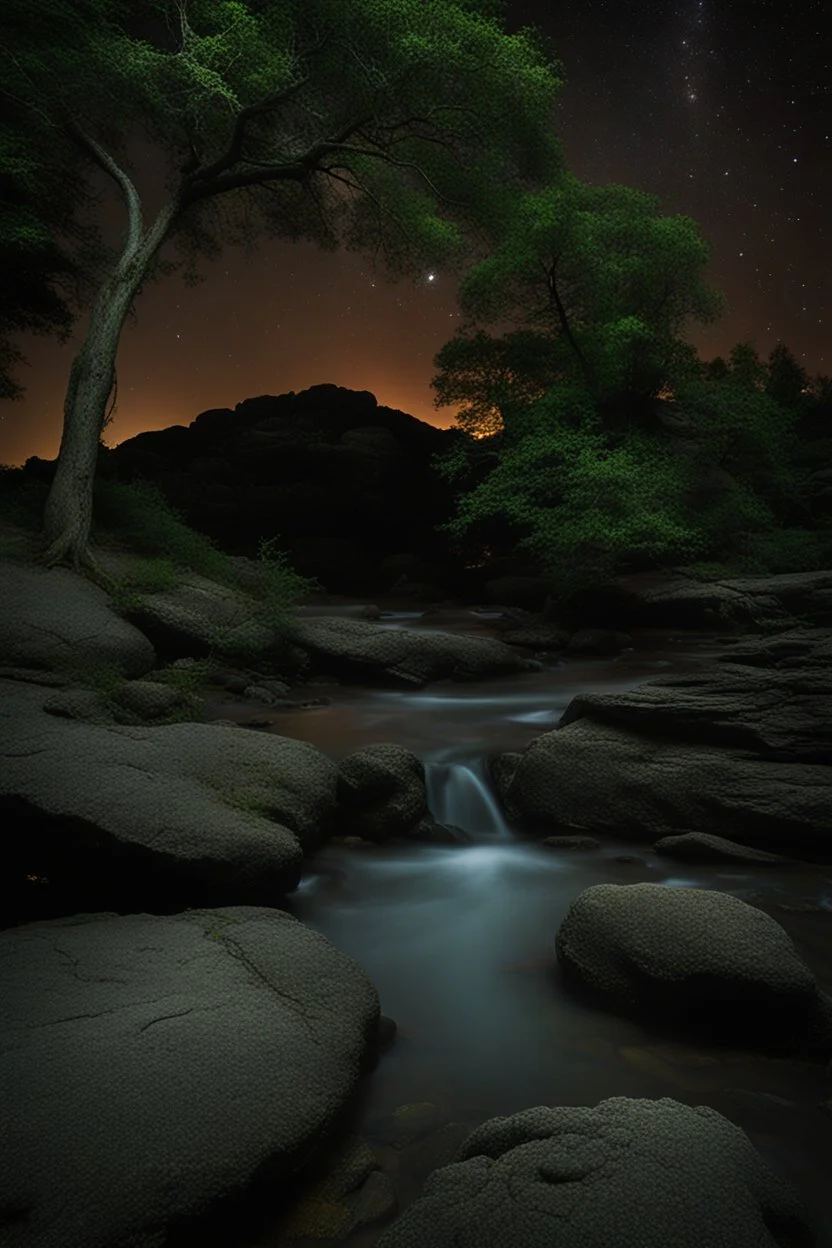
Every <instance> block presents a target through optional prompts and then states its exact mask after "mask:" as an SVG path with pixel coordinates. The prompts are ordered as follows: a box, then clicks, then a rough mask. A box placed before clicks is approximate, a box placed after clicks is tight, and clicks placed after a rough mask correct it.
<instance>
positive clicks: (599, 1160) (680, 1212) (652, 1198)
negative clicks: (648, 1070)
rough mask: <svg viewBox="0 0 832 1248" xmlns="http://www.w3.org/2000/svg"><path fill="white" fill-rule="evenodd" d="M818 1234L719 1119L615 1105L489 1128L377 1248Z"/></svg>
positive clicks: (685, 1108) (540, 1111)
mask: <svg viewBox="0 0 832 1248" xmlns="http://www.w3.org/2000/svg"><path fill="white" fill-rule="evenodd" d="M811 1234H812V1232H811V1228H810V1227H809V1225H808V1223H807V1221H806V1216H805V1214H804V1212H803V1210H802V1208H801V1206H800V1203H799V1201H798V1199H797V1197H796V1196H795V1194H794V1192H793V1191H792V1189H791V1187H790V1185H789V1184H788V1183H786V1182H785V1181H784V1180H783V1179H781V1178H780V1177H779V1176H777V1175H776V1174H775V1173H774V1172H773V1171H771V1170H770V1169H769V1168H768V1166H767V1165H766V1163H765V1162H764V1161H763V1159H762V1157H760V1155H759V1154H758V1153H757V1152H756V1150H755V1149H754V1148H753V1146H752V1144H751V1142H750V1140H749V1139H748V1136H747V1135H746V1134H745V1132H744V1131H741V1130H740V1128H739V1127H736V1126H734V1124H733V1123H731V1122H729V1121H728V1119H727V1118H724V1117H723V1116H722V1115H721V1114H719V1113H717V1111H716V1110H714V1109H710V1108H709V1107H707V1106H705V1105H697V1106H695V1107H693V1106H690V1105H682V1104H680V1103H679V1102H678V1101H674V1100H671V1099H670V1098H669V1097H662V1098H661V1100H656V1101H651V1100H636V1099H630V1098H628V1097H624V1096H615V1097H611V1098H610V1099H608V1100H605V1101H601V1102H600V1104H598V1105H596V1106H594V1107H592V1108H588V1107H585V1106H574V1105H564V1106H557V1107H548V1106H538V1107H537V1108H535V1109H528V1110H524V1111H523V1112H522V1113H519V1114H512V1115H511V1116H509V1117H506V1118H492V1119H490V1120H489V1121H488V1122H484V1123H483V1124H482V1126H480V1127H478V1128H477V1129H476V1130H475V1131H474V1132H473V1133H472V1134H471V1135H470V1136H469V1137H468V1139H467V1140H466V1141H465V1143H464V1144H463V1146H462V1148H461V1149H460V1151H459V1153H458V1154H457V1159H456V1162H455V1164H453V1165H450V1166H444V1167H443V1168H442V1169H441V1170H436V1171H435V1172H434V1173H433V1174H432V1175H431V1176H430V1178H429V1179H428V1181H427V1183H426V1184H425V1186H424V1189H423V1195H422V1196H421V1198H420V1199H419V1200H417V1201H416V1202H415V1204H413V1205H411V1206H410V1208H409V1209H407V1210H405V1212H404V1213H403V1214H402V1216H401V1217H400V1218H399V1219H398V1220H397V1221H396V1222H394V1223H393V1225H392V1226H391V1227H390V1228H389V1229H388V1230H387V1231H386V1232H385V1233H384V1234H383V1235H382V1236H381V1238H380V1239H378V1240H376V1245H375V1248H424V1245H427V1244H429V1245H430V1248H486V1245H487V1246H488V1248H612V1245H615V1248H669V1245H671V1244H672V1245H673V1248H786V1245H789V1246H792V1245H800V1246H801V1248H807V1246H808V1245H810V1244H812V1243H813V1242H814V1241H813V1239H812V1237H811Z"/></svg>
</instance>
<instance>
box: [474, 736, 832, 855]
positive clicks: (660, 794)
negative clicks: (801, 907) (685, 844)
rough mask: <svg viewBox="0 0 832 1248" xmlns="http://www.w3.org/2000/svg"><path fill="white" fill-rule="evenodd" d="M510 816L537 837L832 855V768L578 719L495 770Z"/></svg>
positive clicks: (499, 761) (507, 757) (501, 760)
mask: <svg viewBox="0 0 832 1248" xmlns="http://www.w3.org/2000/svg"><path fill="white" fill-rule="evenodd" d="M492 770H493V775H494V778H495V782H496V784H497V787H498V791H499V796H500V799H501V801H502V803H503V804H504V806H505V807H506V809H507V811H508V813H509V814H510V815H511V816H512V817H514V818H516V819H519V820H521V821H523V822H524V823H525V824H526V825H527V826H528V827H529V829H530V830H531V831H533V832H542V833H543V834H544V835H552V834H553V833H554V832H556V831H562V830H564V829H568V830H569V831H570V832H580V833H586V834H588V835H592V834H594V833H599V832H609V833H612V834H613V835H632V836H634V837H643V838H644V839H645V840H647V839H650V840H653V839H655V838H657V837H662V836H668V835H679V834H681V833H684V832H709V833H712V834H713V835H716V836H722V837H725V839H726V840H733V841H738V842H740V843H741V844H745V845H751V846H752V847H753V848H755V849H763V850H767V851H769V852H771V851H774V852H782V853H784V854H786V855H788V856H800V857H807V858H811V859H813V860H816V861H829V860H830V859H832V768H830V767H828V766H826V765H824V764H821V763H790V762H777V761H770V760H763V759H760V758H755V757H754V755H753V753H752V752H750V751H747V750H743V749H740V748H722V749H720V748H719V747H718V746H716V745H706V744H700V743H693V742H675V741H673V740H672V739H670V740H668V738H667V736H666V735H665V736H664V737H659V736H653V735H647V734H645V733H640V732H634V731H631V730H630V729H629V728H626V727H624V726H613V725H612V724H606V723H596V722H595V721H594V720H593V719H588V718H582V719H578V720H575V721H574V722H573V723H570V724H569V725H568V726H567V727H565V728H558V729H555V730H554V731H552V732H547V733H544V734H543V735H542V736H540V737H536V738H535V740H534V741H532V743H531V744H530V745H529V746H528V747H527V749H526V750H525V751H524V752H523V753H522V754H506V755H499V756H498V758H497V762H496V764H495V765H494V767H493V769H492Z"/></svg>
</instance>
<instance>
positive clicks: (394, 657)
mask: <svg viewBox="0 0 832 1248" xmlns="http://www.w3.org/2000/svg"><path fill="white" fill-rule="evenodd" d="M292 631H293V640H294V641H295V642H296V643H297V645H299V646H301V647H302V648H303V649H305V650H307V651H309V653H310V654H311V655H312V657H313V659H314V660H316V661H317V662H319V663H320V664H322V665H323V666H325V667H326V669H327V670H328V671H331V672H334V674H335V675H339V676H343V677H345V678H352V679H354V680H366V681H373V680H376V681H379V680H380V681H383V682H384V683H395V684H399V685H404V686H420V685H424V684H425V683H427V682H428V681H430V680H442V679H445V678H450V679H452V680H478V679H482V678H483V677H486V676H504V675H509V674H511V673H513V672H528V671H537V670H539V667H540V664H539V663H536V662H535V661H534V660H532V659H526V658H523V657H522V656H521V655H519V654H517V653H516V651H514V650H512V649H511V647H510V646H507V645H504V644H503V642H501V641H494V640H492V639H490V638H486V637H466V636H465V635H463V634H461V633H440V632H436V633H415V632H409V631H406V630H405V629H388V628H384V627H382V626H380V625H379V624H375V623H369V622H366V621H364V620H345V619H335V618H333V617H331V616H319V617H307V618H305V619H298V620H296V621H295V622H294V624H293V630H292Z"/></svg>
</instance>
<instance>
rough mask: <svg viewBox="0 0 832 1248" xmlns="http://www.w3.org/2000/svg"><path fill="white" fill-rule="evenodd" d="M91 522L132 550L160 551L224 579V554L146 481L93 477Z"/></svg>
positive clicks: (226, 573) (195, 569)
mask: <svg viewBox="0 0 832 1248" xmlns="http://www.w3.org/2000/svg"><path fill="white" fill-rule="evenodd" d="M93 522H94V526H95V529H96V530H98V531H100V532H101V533H102V535H103V534H107V535H109V536H112V537H115V538H116V539H117V540H118V541H120V542H122V543H123V544H124V545H125V546H128V547H129V548H130V549H131V550H134V551H139V552H142V553H144V554H148V555H161V556H163V557H164V558H166V559H168V560H170V561H171V563H172V564H175V565H178V566H179V567H183V568H190V569H191V570H192V571H193V572H199V573H201V574H202V575H203V576H209V577H214V578H216V579H218V580H220V579H222V580H223V581H227V580H228V578H229V575H230V573H229V567H228V559H227V556H226V555H225V554H223V552H222V551H221V550H218V549H217V547H216V546H215V545H214V543H213V542H212V540H211V539H210V538H209V537H206V536H205V534H203V533H197V532H196V531H195V530H194V529H191V528H189V527H188V525H187V524H185V522H184V521H183V519H182V517H181V515H180V514H179V512H178V511H177V510H176V508H174V507H172V506H171V505H170V503H169V502H168V501H167V499H166V498H165V497H164V495H163V494H162V492H161V490H160V489H159V488H158V486H157V485H155V484H154V483H153V482H151V481H145V480H143V479H141V478H139V479H137V480H136V481H133V482H131V483H129V484H127V483H125V482H123V481H113V480H107V479H106V478H101V479H98V480H96V482H95V493H94V505H93Z"/></svg>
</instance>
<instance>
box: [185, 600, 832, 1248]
mask: <svg viewBox="0 0 832 1248" xmlns="http://www.w3.org/2000/svg"><path fill="white" fill-rule="evenodd" d="M356 609H357V608H356V607H355V606H354V605H351V604H348V603H344V604H342V605H341V606H340V607H335V608H330V610H335V611H339V612H343V613H344V614H353V613H354V612H355V611H356ZM419 618H420V616H419V613H417V612H412V611H411V612H404V611H401V612H391V613H390V614H387V615H385V617H383V619H382V621H381V623H380V626H382V627H397V628H399V627H406V628H414V629H420V628H421V627H422V626H421V625H420V623H419ZM457 627H459V628H460V630H461V631H476V632H478V633H481V634H482V633H485V634H487V633H488V620H487V617H483V616H480V617H475V616H471V618H470V620H469V621H468V622H467V623H466V622H465V621H464V620H463V621H462V622H461V623H459V624H458V625H457ZM634 642H635V645H636V649H634V650H631V651H628V652H625V653H624V654H622V655H621V656H618V657H617V658H613V659H574V660H571V661H569V662H566V663H564V662H563V661H558V660H550V661H548V662H545V664H544V669H543V670H542V671H540V672H531V673H525V674H522V675H519V676H511V677H505V678H499V679H494V680H489V681H480V682H470V683H466V684H465V685H459V684H450V683H437V684H433V685H430V686H428V687H427V688H426V689H424V690H420V691H404V692H399V691H386V690H385V691H378V690H366V689H355V688H351V687H347V686H328V687H321V688H320V693H321V694H325V695H326V696H327V697H328V698H329V699H330V703H329V705H327V706H323V707H319V708H315V709H312V710H304V711H297V712H285V711H280V712H278V711H275V710H274V709H273V708H268V707H257V706H255V705H252V704H250V703H249V704H245V705H242V704H238V703H237V704H235V703H231V704H229V703H219V702H217V703H215V704H211V705H209V707H208V716H209V718H218V717H224V718H232V719H237V720H238V721H240V722H245V721H246V720H247V719H259V720H262V719H263V718H264V717H265V718H268V719H270V720H271V721H272V724H271V727H270V728H268V729H266V730H268V731H272V732H275V733H278V734H280V735H285V736H291V737H297V738H299V739H302V740H305V741H309V742H311V743H312V744H314V745H315V746H317V747H318V748H319V749H321V750H322V751H323V752H324V753H326V754H328V755H329V756H330V757H332V758H334V759H340V758H342V757H344V756H345V755H346V754H348V753H350V752H351V751H352V750H354V749H357V748H359V747H360V746H363V745H367V744H370V743H372V742H377V741H392V742H396V743H397V744H400V745H404V746H406V747H407V748H409V749H411V750H413V751H414V752H415V753H417V754H418V755H419V756H420V757H421V758H422V759H423V760H424V762H425V766H426V772H427V782H428V797H429V804H430V808H431V813H432V815H433V816H434V818H436V819H437V820H438V821H439V822H441V823H448V824H455V825H457V826H459V827H461V828H463V829H464V830H465V831H466V832H468V833H469V834H470V835H471V837H472V840H471V843H469V844H464V845H452V846H445V845H442V846H433V845H425V844H410V843H401V842H400V843H396V844H392V845H387V846H368V845H362V846H360V847H345V846H338V845H329V846H327V847H325V848H324V849H323V850H322V851H321V852H320V853H319V854H318V855H317V856H316V858H315V859H314V861H312V862H310V863H309V864H308V869H307V870H306V871H305V873H304V876H303V879H302V881H301V884H300V886H299V888H298V889H297V890H296V892H295V893H293V894H292V895H291V896H290V897H289V898H288V899H287V908H288V909H289V910H290V911H291V912H292V913H293V914H294V915H296V916H297V917H298V918H299V919H301V920H302V921H303V922H304V923H307V924H308V925H309V926H311V927H313V928H315V929H316V930H318V931H320V932H321V933H323V934H324V935H325V936H326V937H327V938H328V939H329V940H330V941H331V942H332V943H333V944H334V945H336V946H337V947H338V948H340V949H343V950H344V951H346V952H347V953H349V954H350V955H352V957H354V958H355V959H356V961H357V962H358V963H359V964H360V965H361V966H362V967H363V968H364V970H365V971H366V972H367V974H368V975H369V976H370V978H371V979H372V980H373V982H374V983H375V984H376V986H377V988H378V990H379V994H380V997H381V1004H382V1011H383V1013H385V1014H387V1015H389V1016H390V1017H392V1018H394V1019H395V1020H396V1022H397V1024H398V1028H399V1034H398V1036H397V1039H396V1041H395V1043H394V1045H393V1047H392V1048H391V1049H390V1050H389V1051H388V1052H387V1053H385V1054H384V1055H383V1057H382V1058H381V1060H380V1062H379V1065H378V1067H377V1068H376V1070H375V1072H374V1073H373V1075H372V1076H371V1079H370V1080H369V1086H368V1088H367V1092H366V1096H365V1100H364V1104H363V1106H362V1109H361V1112H360V1117H359V1119H358V1121H357V1122H356V1123H355V1127H354V1129H355V1130H356V1131H357V1132H358V1133H359V1134H361V1135H363V1136H365V1137H366V1138H367V1139H368V1140H369V1141H370V1143H371V1144H372V1145H373V1147H374V1150H375V1151H376V1155H377V1156H378V1158H379V1161H380V1163H381V1166H382V1169H383V1170H384V1171H385V1172H386V1173H387V1174H388V1176H389V1178H390V1180H391V1182H392V1184H393V1186H394V1188H395V1190H396V1196H397V1199H398V1208H399V1211H401V1209H403V1208H404V1207H405V1206H406V1205H407V1204H409V1203H410V1202H411V1201H412V1200H413V1199H415V1197H416V1196H417V1195H418V1193H419V1189H420V1186H421V1183H422V1181H423V1179H424V1177H425V1176H426V1174H427V1173H429V1171H430V1170H431V1169H433V1168H435V1167H436V1166H438V1165H442V1164H445V1163H446V1162H447V1160H449V1155H448V1150H449V1149H450V1151H451V1152H452V1151H453V1146H454V1142H455V1140H457V1139H458V1138H461V1137H464V1135H465V1134H466V1133H467V1131H468V1130H470V1129H471V1128H473V1127H474V1126H476V1125H477V1124H478V1123H480V1122H482V1121H483V1120H485V1119H486V1118H490V1117H493V1116H495V1115H498V1114H508V1113H512V1112H515V1111H517V1110H520V1109H525V1108H528V1107H531V1106H534V1105H538V1104H574V1105H581V1104H586V1105H594V1104H596V1103H597V1102H598V1101H600V1100H603V1099H604V1098H606V1097H609V1096H616V1095H619V1096H620V1095H625V1096H632V1097H650V1098H657V1097H662V1096H670V1097H673V1098H675V1099H677V1100H679V1101H682V1102H685V1103H687V1104H690V1105H697V1104H707V1105H711V1106H713V1107H714V1108H715V1109H717V1110H719V1112H721V1113H723V1114H724V1115H725V1116H726V1117H728V1118H729V1119H731V1120H732V1121H733V1122H735V1123H737V1124H738V1125H739V1126H741V1127H742V1128H743V1129H744V1130H745V1131H746V1132H747V1133H748V1135H749V1136H750V1138H751V1140H752V1142H753V1143H754V1144H755V1146H756V1147H757V1148H758V1150H759V1151H760V1152H761V1154H762V1155H763V1156H764V1157H765V1158H766V1159H767V1160H768V1161H769V1163H770V1164H771V1165H772V1166H773V1167H774V1168H775V1169H777V1170H778V1171H780V1172H781V1173H783V1174H784V1175H785V1176H787V1177H789V1178H790V1179H791V1180H792V1181H793V1182H794V1184H795V1185H796V1187H797V1188H798V1190H799V1191H800V1192H801V1194H802V1195H803V1197H804V1199H805V1200H806V1202H807V1204H808V1205H809V1206H810V1208H811V1209H813V1210H814V1211H815V1214H816V1216H817V1218H818V1220H819V1222H820V1223H822V1224H823V1225H825V1227H826V1228H827V1233H829V1231H832V1196H830V1193H829V1189H828V1175H829V1172H830V1165H831V1164H832V1115H830V1114H829V1113H828V1112H827V1111H826V1110H824V1109H822V1108H820V1105H821V1102H822V1101H823V1100H824V1098H828V1097H829V1096H830V1093H831V1092H832V1089H830V1086H829V1084H828V1083H825V1082H824V1076H823V1068H822V1067H821V1066H820V1065H819V1064H817V1063H810V1062H802V1061H797V1060H790V1059H780V1058H771V1057H764V1056H762V1055H761V1054H756V1053H751V1052H743V1051H739V1050H736V1049H715V1048H713V1047H707V1048H706V1047H702V1046H697V1045H695V1044H690V1043H688V1042H687V1041H686V1039H685V1038H684V1037H683V1036H681V1035H678V1034H674V1033H672V1032H669V1031H668V1032H666V1033H663V1034H661V1035H660V1034H658V1032H657V1031H655V1030H652V1031H651V1030H646V1029H645V1028H643V1027H641V1026H640V1025H639V1024H637V1023H635V1022H633V1021H631V1020H625V1019H621V1018H618V1017H617V1016H616V1015H614V1014H612V1013H611V1012H607V1011H606V1010H603V1009H599V1008H594V1007H590V1006H588V1005H586V1004H584V1003H579V1002H578V1001H576V1000H574V999H573V998H572V997H571V996H569V995H568V994H567V993H566V992H565V991H564V990H563V989H562V988H561V986H560V984H559V982H558V978H557V974H556V971H555V970H554V940H555V934H556V932H557V928H558V925H559V924H560V922H561V919H562V918H563V916H564V914H565V911H566V909H567V907H568V905H569V903H570V902H571V901H572V899H573V898H574V897H575V896H576V895H577V894H578V893H579V892H581V891H582V890H583V889H585V888H587V887H589V886H590V885H592V884H597V883H619V884H630V883H637V882H640V881H651V882H656V883H664V884H665V885H667V886H668V887H679V888H684V887H706V888H715V889H720V890H723V891H725V892H729V893H732V894H733V895H734V896H737V897H740V898H742V899H743V900H745V901H748V902H749V903H751V904H753V905H756V906H759V907H760V908H761V909H763V910H765V911H767V912H768V913H769V914H771V915H772V916H773V917H774V918H775V919H776V920H777V921H778V922H779V923H780V924H781V925H782V926H783V927H784V928H785V929H786V931H788V932H789V934H790V935H791V937H792V939H793V940H794V941H795V944H796V945H797V948H798V950H799V951H800V953H801V955H802V956H803V958H804V960H805V961H806V962H807V963H808V965H809V966H810V967H811V968H812V970H813V971H814V972H815V974H816V976H817V978H818V981H819V983H820V986H821V987H822V988H823V989H824V990H825V991H827V992H832V880H831V879H830V878H828V877H832V871H830V870H829V869H824V868H823V867H814V866H790V867H784V868H781V867H774V868H772V867H747V866H745V865H742V866H739V867H737V866H734V865H732V864H726V865H712V866H711V865H709V866H700V865H697V866H696V867H689V866H687V865H686V864H682V863H679V862H676V861H674V860H672V859H669V858H666V857H662V856H660V855H657V854H654V853H653V852H652V851H651V850H650V847H649V843H642V844H636V843H634V842H633V841H632V840H628V841H625V840H616V841H612V840H610V839H609V838H605V839H603V840H602V844H601V848H600V849H599V850H595V851H591V852H581V851H576V850H556V849H552V848H547V847H544V846H540V845H538V844H536V843H533V842H528V841H524V840H522V839H519V838H518V837H517V835H516V832H515V831H514V830H513V829H512V828H511V827H510V826H508V824H507V823H506V821H505V819H504V817H503V815H502V813H501V811H500V809H499V807H498V805H497V803H496V801H495V800H494V797H493V794H492V793H491V789H490V786H489V783H488V779H487V770H486V766H485V760H486V758H487V757H488V756H489V755H492V754H497V753H500V752H502V751H505V750H517V749H522V748H523V747H524V746H525V745H526V744H527V743H528V742H529V741H530V740H532V739H533V738H534V737H535V736H537V735H538V734H539V733H541V732H543V731H546V730H547V729H549V728H550V727H554V725H555V724H556V723H557V720H558V718H559V717H560V715H561V713H562V712H563V710H564V709H565V708H566V706H567V705H568V703H569V702H570V700H571V699H572V697H574V696H575V694H577V693H579V692H583V691H586V690H588V689H592V690H594V691H597V692H614V691H618V690H624V689H629V688H632V687H633V686H635V685H637V684H640V683H641V682H642V681H644V680H645V679H649V678H650V677H651V676H654V675H658V674H660V673H664V672H679V671H683V670H690V669H691V668H692V667H696V666H699V665H700V664H702V663H703V662H707V661H708V660H709V659H710V658H712V657H713V656H714V655H715V654H717V653H719V652H720V650H722V649H723V647H722V646H721V645H720V644H719V642H718V641H717V640H716V639H714V638H702V637H696V636H686V637H680V636H677V637H675V638H673V637H669V636H667V635H659V634H655V635H646V634H645V635H639V636H636V637H635V638H634ZM315 692H316V693H317V692H318V690H317V689H316V690H315ZM622 856H623V857H625V858H627V859H628V860H626V861H619V859H620V858H622ZM404 1104H410V1105H413V1104H420V1105H423V1106H432V1107H433V1109H432V1110H430V1109H427V1108H424V1109H423V1110H422V1111H421V1114H422V1117H423V1119H424V1122H425V1127H424V1133H423V1134H422V1136H421V1138H418V1139H416V1140H414V1141H413V1142H410V1143H405V1144H404V1145H403V1144H402V1141H401V1140H400V1139H399V1140H396V1139H395V1138H394V1134H393V1135H391V1133H390V1132H389V1130H385V1127H384V1120H385V1119H387V1121H388V1122H389V1116H390V1115H391V1114H392V1113H393V1111H394V1110H395V1109H396V1108H397V1107H399V1106H401V1105H404ZM450 1124H459V1125H458V1126H457V1127H456V1128H454V1127H453V1126H452V1125H450ZM379 1234H380V1227H377V1226H373V1227H369V1226H368V1227H364V1228H361V1229H358V1230H356V1231H354V1232H353V1233H352V1234H351V1235H350V1236H349V1238H348V1239H347V1240H346V1241H344V1242H347V1243H350V1244H353V1245H357V1246H360V1248H364V1246H367V1248H369V1245H371V1244H372V1243H373V1242H374V1240H375V1239H376V1238H377V1237H378V1235H379ZM260 1242H261V1243H262V1246H263V1248H267V1246H269V1248H278V1246H281V1245H284V1244H289V1243H294V1242H295V1240H294V1239H290V1238H287V1237H286V1235H285V1234H284V1233H283V1232H282V1230H281V1227H280V1226H279V1225H278V1226H275V1227H274V1229H273V1230H272V1232H270V1234H269V1235H268V1236H267V1237H265V1238H264V1239H263V1240H262V1241H260ZM302 1242H312V1240H308V1241H306V1240H305V1241H302ZM331 1242H335V1241H334V1240H333V1241H331ZM829 1242H830V1243H832V1234H830V1236H829Z"/></svg>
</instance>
